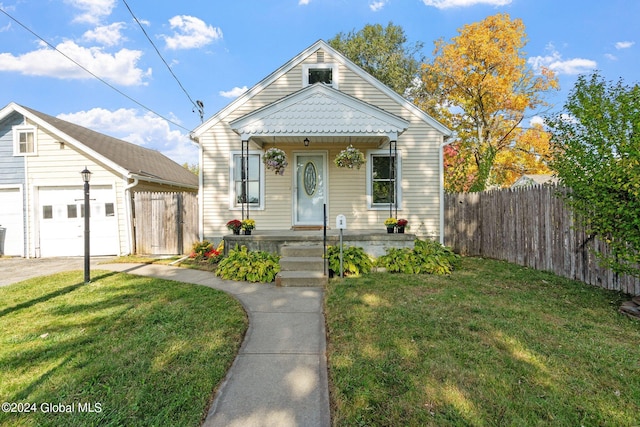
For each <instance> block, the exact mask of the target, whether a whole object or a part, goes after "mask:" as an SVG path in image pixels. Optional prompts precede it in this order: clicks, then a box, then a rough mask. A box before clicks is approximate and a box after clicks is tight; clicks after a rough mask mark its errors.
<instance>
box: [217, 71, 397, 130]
mask: <svg viewBox="0 0 640 427" xmlns="http://www.w3.org/2000/svg"><path fill="white" fill-rule="evenodd" d="M229 125H230V126H231V129H232V130H233V131H234V132H236V133H237V134H239V135H241V136H242V137H243V139H247V140H248V139H249V137H254V138H255V137H268V136H276V135H277V136H295V135H305V136H344V135H354V136H357V135H359V134H361V135H367V136H371V135H378V136H386V137H388V138H389V139H396V137H397V135H399V134H401V133H402V132H404V131H405V130H406V129H407V128H408V126H409V122H408V121H406V120H405V119H403V118H401V117H398V116H396V115H394V114H391V113H389V112H387V111H384V110H382V109H381V108H378V107H376V106H374V105H371V104H368V103H366V102H363V101H361V100H359V99H357V98H354V97H352V96H350V95H347V94H345V93H344V92H340V91H339V90H336V89H334V88H332V87H330V86H327V85H325V84H323V83H315V84H314V85H311V86H307V87H305V88H303V89H300V90H298V91H297V92H294V93H292V94H290V95H288V96H286V97H284V98H281V99H279V100H277V101H275V102H273V103H271V104H268V105H266V106H264V107H262V108H259V109H257V110H255V111H252V112H251V113H249V114H247V115H245V116H243V117H240V118H238V119H236V120H233V121H231V122H230V123H229Z"/></svg>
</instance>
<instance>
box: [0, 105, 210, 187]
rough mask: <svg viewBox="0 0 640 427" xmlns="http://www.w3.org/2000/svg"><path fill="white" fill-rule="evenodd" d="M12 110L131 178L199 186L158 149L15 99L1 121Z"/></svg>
mask: <svg viewBox="0 0 640 427" xmlns="http://www.w3.org/2000/svg"><path fill="white" fill-rule="evenodd" d="M13 111H15V112H17V113H20V114H22V115H23V116H25V117H27V118H29V119H30V120H32V121H33V122H35V123H37V124H38V125H39V126H41V127H43V128H45V129H47V130H48V131H50V132H51V133H53V134H55V135H57V136H59V137H60V138H61V139H63V140H65V142H67V143H69V144H71V145H73V146H74V147H76V148H77V149H79V150H80V151H81V152H83V153H85V154H87V155H89V156H91V157H94V158H95V159H96V160H98V161H100V162H102V163H103V164H105V165H108V166H109V167H111V168H112V169H115V170H116V171H118V172H119V173H121V174H122V175H125V176H127V177H129V178H137V179H139V180H142V181H148V182H158V183H164V184H169V185H176V186H180V187H189V188H194V189H195V188H198V177H197V176H196V175H194V174H193V173H191V172H190V171H188V170H187V169H185V168H184V167H182V166H180V165H179V164H177V163H176V162H174V161H173V160H171V159H169V158H168V157H166V156H165V155H164V154H162V153H160V152H159V151H155V150H150V149H148V148H144V147H140V146H139V145H135V144H132V143H130V142H126V141H123V140H121V139H117V138H113V137H111V136H108V135H104V134H101V133H99V132H96V131H93V130H91V129H87V128H85V127H82V126H79V125H76V124H73V123H70V122H67V121H65V120H62V119H59V118H57V117H53V116H50V115H48V114H45V113H42V112H40V111H36V110H34V109H32V108H28V107H24V106H21V105H18V104H15V103H13V102H12V103H10V104H9V105H7V106H6V107H4V108H3V109H2V110H0V120H2V119H4V118H5V117H7V116H8V115H9V114H11V112H13Z"/></svg>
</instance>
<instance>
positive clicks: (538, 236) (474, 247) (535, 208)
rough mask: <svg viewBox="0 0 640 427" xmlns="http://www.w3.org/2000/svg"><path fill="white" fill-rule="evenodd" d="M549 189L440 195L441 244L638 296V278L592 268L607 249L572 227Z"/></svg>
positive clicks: (569, 217) (571, 220) (569, 216)
mask: <svg viewBox="0 0 640 427" xmlns="http://www.w3.org/2000/svg"><path fill="white" fill-rule="evenodd" d="M564 191H566V189H564V188H560V187H555V186H535V187H526V188H523V189H504V190H491V191H485V192H482V193H459V194H446V195H445V224H446V225H445V244H446V245H447V246H450V247H451V248H453V250H454V251H456V252H458V253H460V254H462V255H469V256H481V257H487V258H494V259H501V260H505V261H509V262H513V263H515V264H519V265H523V266H526V267H531V268H534V269H537V270H546V271H552V272H554V273H555V274H557V275H559V276H563V277H567V278H570V279H575V280H580V281H583V282H585V283H588V284H590V285H595V286H599V287H602V288H605V289H612V290H617V291H621V292H624V293H628V294H631V295H640V280H639V279H636V278H633V277H629V276H622V275H617V274H615V273H613V272H612V271H611V270H608V269H605V268H602V267H600V266H599V265H598V262H597V259H596V257H595V255H594V254H593V250H594V249H595V250H597V251H601V252H605V253H606V251H608V246H607V245H606V243H605V242H603V241H601V240H600V239H598V238H592V237H590V236H588V235H587V234H586V233H585V232H584V231H583V230H582V229H579V228H577V227H575V224H574V217H573V214H572V213H571V211H570V210H569V208H568V207H567V206H566V205H565V203H564V202H563V200H562V198H561V197H558V195H557V193H558V192H564Z"/></svg>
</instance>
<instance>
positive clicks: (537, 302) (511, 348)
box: [326, 258, 640, 427]
mask: <svg viewBox="0 0 640 427" xmlns="http://www.w3.org/2000/svg"><path fill="white" fill-rule="evenodd" d="M623 299H624V297H623V296H622V295H620V294H617V293H612V292H609V291H605V290H601V289H598V288H595V287H590V286H588V285H585V284H582V283H579V282H575V281H570V280H566V279H562V278H559V277H556V276H554V275H552V274H548V273H544V272H538V271H534V270H531V269H527V268H523V267H518V266H514V265H512V264H508V263H505V262H500V261H493V260H483V259H469V258H467V259H464V260H463V261H462V265H461V266H460V268H459V269H458V270H457V271H455V272H454V273H453V274H452V275H450V276H430V275H391V274H384V273H376V274H370V275H368V276H364V277H360V278H348V279H344V280H334V281H332V282H331V283H330V284H329V287H328V289H327V293H326V317H327V332H328V358H329V378H330V384H331V386H330V387H331V402H332V419H333V423H334V425H336V426H439V427H442V426H548V425H557V426H637V425H640V375H639V374H638V372H640V322H638V321H635V320H632V319H629V318H627V317H626V316H624V315H621V314H619V313H618V312H617V309H618V307H619V305H620V303H621V301H623Z"/></svg>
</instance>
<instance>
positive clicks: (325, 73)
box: [309, 68, 333, 85]
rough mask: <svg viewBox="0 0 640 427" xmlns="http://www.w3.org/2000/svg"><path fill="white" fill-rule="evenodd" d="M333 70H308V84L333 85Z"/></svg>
mask: <svg viewBox="0 0 640 427" xmlns="http://www.w3.org/2000/svg"><path fill="white" fill-rule="evenodd" d="M332 71H333V70H331V68H309V84H310V85H312V84H314V83H318V82H321V83H325V84H328V85H330V84H332V83H333V73H332Z"/></svg>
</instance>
